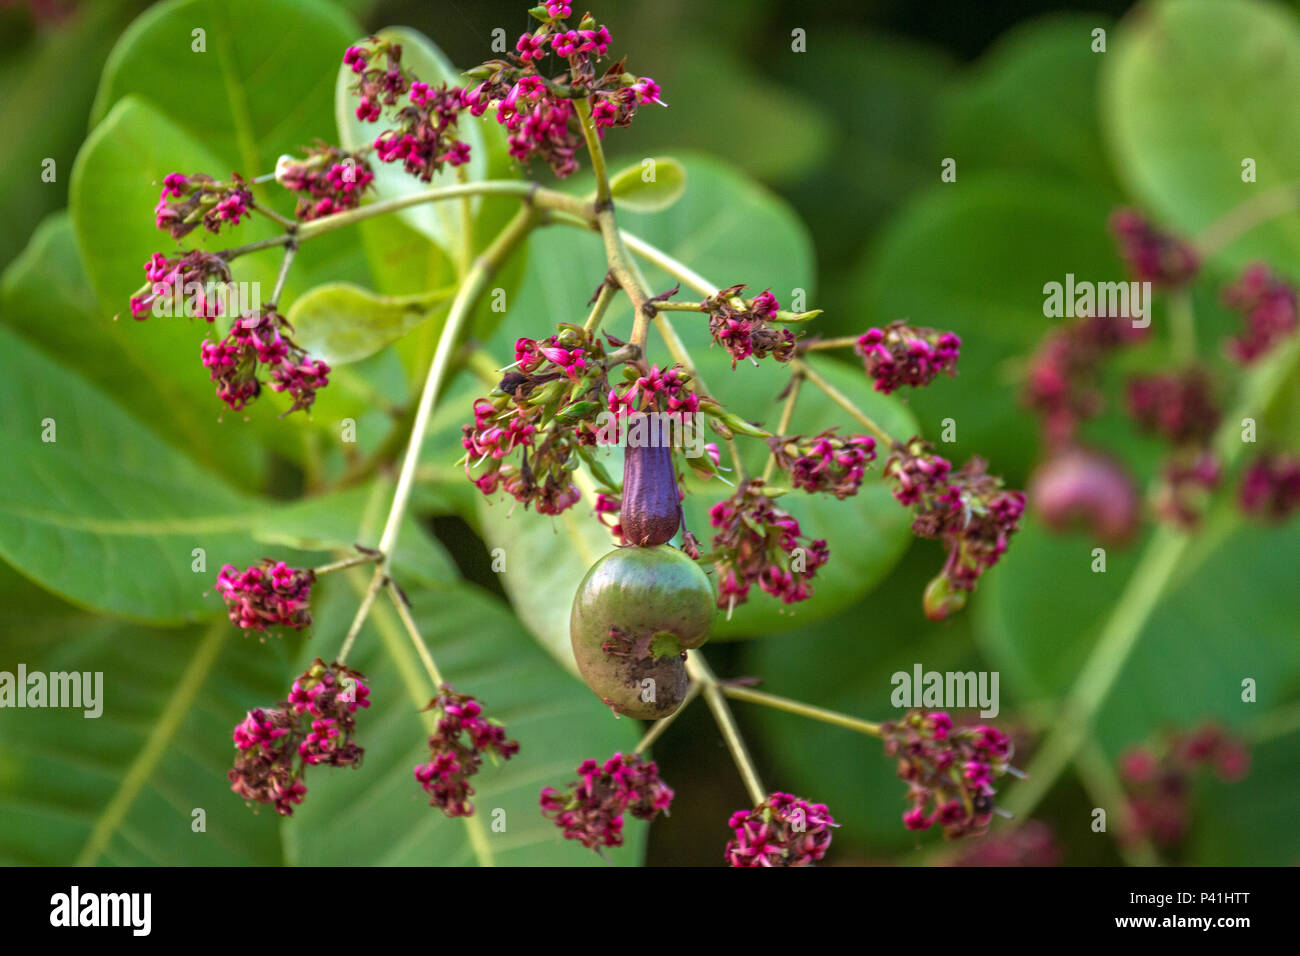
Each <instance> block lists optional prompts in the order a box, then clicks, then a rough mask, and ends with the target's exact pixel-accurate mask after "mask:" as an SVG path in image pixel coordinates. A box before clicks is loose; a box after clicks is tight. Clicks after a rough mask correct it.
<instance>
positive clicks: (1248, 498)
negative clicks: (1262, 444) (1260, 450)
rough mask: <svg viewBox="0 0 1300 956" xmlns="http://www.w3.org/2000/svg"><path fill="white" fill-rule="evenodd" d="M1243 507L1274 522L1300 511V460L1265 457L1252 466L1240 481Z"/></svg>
mask: <svg viewBox="0 0 1300 956" xmlns="http://www.w3.org/2000/svg"><path fill="white" fill-rule="evenodd" d="M1241 507H1242V510H1244V511H1245V512H1246V513H1247V514H1251V515H1256V516H1259V517H1262V518H1268V519H1270V520H1273V521H1285V520H1286V519H1287V518H1288V517H1290V515H1291V514H1292V513H1293V512H1295V511H1297V510H1300V458H1297V457H1296V456H1295V455H1283V454H1266V455H1260V456H1259V457H1258V458H1256V459H1255V460H1254V461H1253V462H1251V463H1250V465H1249V466H1247V468H1246V473H1245V474H1244V475H1243V476H1242V479H1241Z"/></svg>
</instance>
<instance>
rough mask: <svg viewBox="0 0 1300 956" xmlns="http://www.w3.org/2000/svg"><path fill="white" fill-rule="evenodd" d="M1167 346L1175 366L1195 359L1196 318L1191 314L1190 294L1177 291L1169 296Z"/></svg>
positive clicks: (1180, 290) (1185, 290)
mask: <svg viewBox="0 0 1300 956" xmlns="http://www.w3.org/2000/svg"><path fill="white" fill-rule="evenodd" d="M1169 336H1170V338H1169V345H1170V354H1171V355H1172V357H1173V360H1174V364H1175V365H1187V364H1189V363H1190V362H1191V361H1192V360H1193V359H1195V358H1196V317H1195V316H1194V315H1193V314H1192V293H1191V292H1190V291H1189V290H1187V289H1177V290H1175V291H1174V292H1172V293H1171V294H1170V296H1169Z"/></svg>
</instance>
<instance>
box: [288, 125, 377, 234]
mask: <svg viewBox="0 0 1300 956" xmlns="http://www.w3.org/2000/svg"><path fill="white" fill-rule="evenodd" d="M275 178H276V181H277V182H278V183H279V184H280V185H281V186H283V187H284V188H285V189H288V190H291V191H293V192H296V193H303V194H304V195H302V196H299V197H298V206H297V209H296V210H295V213H294V214H295V215H296V216H297V218H298V219H299V220H300V221H302V222H310V221H311V220H313V219H320V218H321V217H322V216H329V215H332V214H333V213H336V212H343V211H344V210H346V209H355V208H356V207H357V206H359V205H360V204H361V196H362V194H363V193H364V192H365V191H366V189H367V188H368V187H369V186H370V184H371V183H372V182H374V179H375V174H374V171H373V170H372V169H371V168H370V163H369V162H367V161H366V159H365V157H364V156H363V155H362V154H361V153H360V152H357V153H345V152H344V151H343V150H341V149H339V148H338V147H337V146H327V145H325V144H323V143H322V144H318V145H317V146H316V147H314V148H313V149H310V150H308V151H307V156H306V158H305V159H302V160H293V161H292V162H282V163H281V164H280V165H279V166H278V167H277V168H276V171H275Z"/></svg>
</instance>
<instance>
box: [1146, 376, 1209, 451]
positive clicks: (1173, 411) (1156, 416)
mask: <svg viewBox="0 0 1300 956" xmlns="http://www.w3.org/2000/svg"><path fill="white" fill-rule="evenodd" d="M1128 406H1129V411H1130V412H1131V413H1132V415H1133V417H1134V418H1135V419H1136V420H1137V424H1138V426H1139V427H1140V428H1142V429H1143V430H1145V431H1148V432H1153V433H1155V434H1157V435H1160V436H1161V437H1163V438H1165V439H1166V440H1168V441H1170V442H1172V443H1173V444H1175V445H1204V444H1205V443H1206V442H1208V441H1209V440H1210V439H1211V438H1212V437H1213V436H1214V431H1215V429H1216V428H1218V427H1219V421H1220V419H1221V418H1222V415H1221V414H1220V413H1219V408H1218V406H1217V405H1216V404H1215V402H1214V396H1213V393H1212V389H1211V384H1210V377H1209V375H1208V374H1207V373H1206V372H1205V371H1204V370H1203V369H1200V368H1191V369H1188V370H1186V371H1183V372H1171V373H1169V374H1164V375H1147V376H1139V377H1135V378H1133V379H1131V380H1130V381H1129V386H1128Z"/></svg>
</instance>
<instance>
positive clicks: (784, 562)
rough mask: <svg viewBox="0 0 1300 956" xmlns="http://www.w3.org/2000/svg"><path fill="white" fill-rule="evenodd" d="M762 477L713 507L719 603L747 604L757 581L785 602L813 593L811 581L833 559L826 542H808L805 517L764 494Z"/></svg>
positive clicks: (801, 598)
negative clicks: (801, 519) (800, 518)
mask: <svg viewBox="0 0 1300 956" xmlns="http://www.w3.org/2000/svg"><path fill="white" fill-rule="evenodd" d="M763 487H764V486H763V482H762V480H761V479H753V480H751V481H748V482H746V483H744V484H743V485H741V487H740V488H738V489H737V490H736V493H735V494H734V495H732V496H731V497H730V498H727V499H725V500H723V501H719V502H718V503H717V504H716V505H714V506H713V507H712V508H711V509H710V510H709V522H710V524H712V525H713V527H714V528H717V529H718V531H717V533H716V534H714V536H713V554H712V559H713V562H714V566H715V567H716V569H717V572H718V607H721V608H726V609H728V610H730V609H731V608H733V607H735V606H736V605H737V604H743V603H744V602H745V601H746V600H747V599H748V596H749V589H750V587H751V585H753V584H755V583H757V584H758V586H759V587H761V588H762V589H763V590H764V591H766V592H767V593H768V594H770V595H772V596H773V597H777V598H780V599H781V601H782V602H783V603H785V604H794V603H795V602H798V601H803V600H806V599H807V598H809V597H811V596H812V585H811V583H810V582H811V580H812V578H813V577H814V576H815V575H816V574H817V569H818V568H820V567H821V566H822V565H824V564H825V563H826V562H827V560H829V558H830V550H829V548H827V546H826V542H825V541H821V540H818V541H808V540H807V539H806V538H804V537H803V535H802V533H801V531H800V529H799V522H798V521H796V520H795V518H794V517H793V516H792V515H791V514H789V513H788V512H786V511H783V510H782V509H780V508H778V507H777V506H776V505H775V504H773V503H772V499H771V498H769V497H767V495H765V494H764V493H763Z"/></svg>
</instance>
